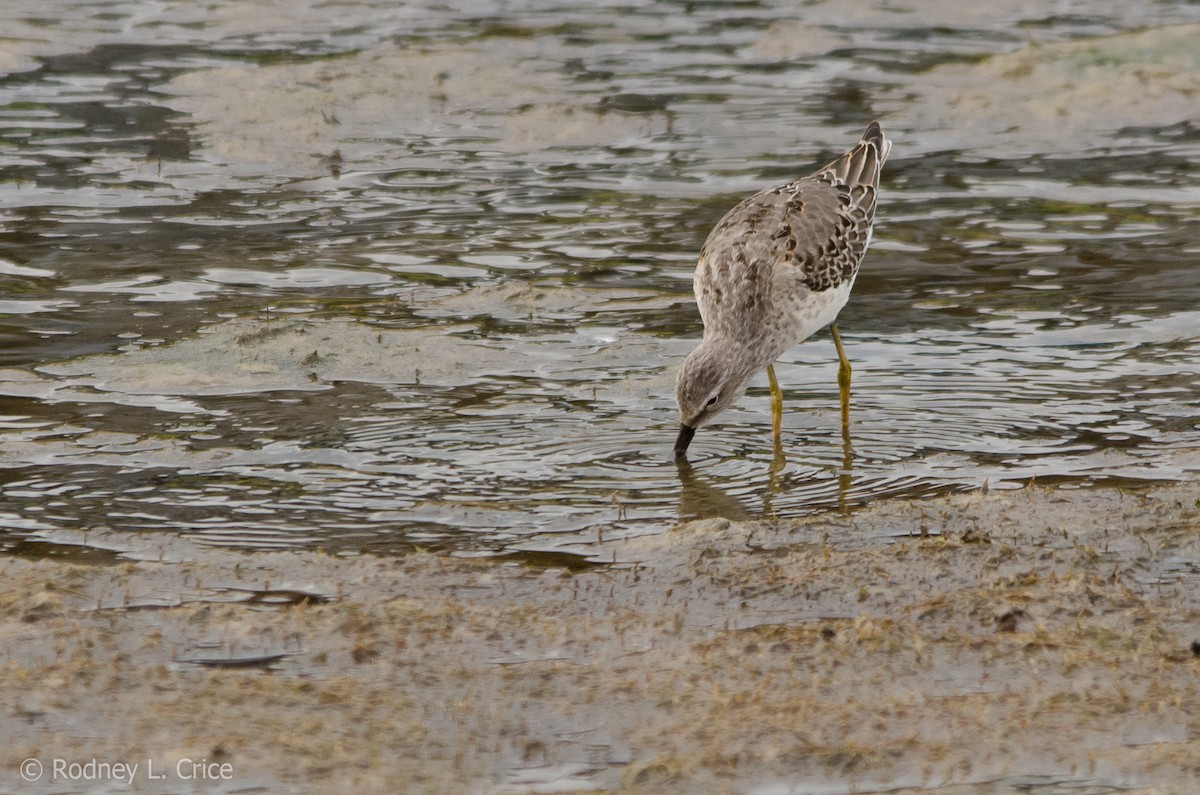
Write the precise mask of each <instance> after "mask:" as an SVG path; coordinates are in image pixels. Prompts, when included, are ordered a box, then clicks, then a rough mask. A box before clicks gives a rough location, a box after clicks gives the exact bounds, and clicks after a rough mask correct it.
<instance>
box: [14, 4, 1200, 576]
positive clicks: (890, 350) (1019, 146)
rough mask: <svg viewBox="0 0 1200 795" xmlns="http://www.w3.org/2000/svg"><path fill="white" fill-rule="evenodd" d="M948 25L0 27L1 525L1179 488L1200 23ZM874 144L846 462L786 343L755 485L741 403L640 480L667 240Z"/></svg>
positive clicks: (649, 444)
mask: <svg viewBox="0 0 1200 795" xmlns="http://www.w3.org/2000/svg"><path fill="white" fill-rule="evenodd" d="M959 5H960V4H950V3H947V4H945V7H944V8H943V7H941V6H940V5H938V6H935V7H930V6H928V5H925V6H922V9H923V10H921V11H913V10H910V11H905V10H902V9H895V8H892V7H890V6H888V7H887V8H884V7H882V6H881V7H880V8H874V7H872V6H870V5H862V6H847V5H846V4H842V3H824V4H820V3H819V4H816V5H812V6H806V11H805V17H804V18H802V19H801V18H797V17H796V16H795V15H794V14H793V13H792V12H790V11H789V10H787V9H788V6H787V5H786V4H772V3H749V4H740V5H729V6H725V5H721V6H716V5H714V6H709V5H705V4H673V3H671V4H668V3H663V4H657V5H650V6H645V7H641V6H639V7H638V8H628V7H624V6H621V5H619V4H600V5H593V6H589V8H588V9H587V10H586V11H582V10H573V8H572V6H571V5H569V4H562V5H556V4H552V3H538V4H518V5H517V6H513V5H510V4H507V3H498V4H493V3H470V4H465V5H464V4H455V6H454V7H453V8H441V9H433V10H427V11H419V12H418V11H414V10H411V9H408V10H404V9H394V8H392V7H391V5H390V4H386V3H362V4H358V5H351V6H344V5H322V4H314V5H311V6H307V7H305V8H303V9H300V10H297V9H296V8H294V7H293V4H290V3H279V4H270V3H256V4H241V3H229V4H223V5H222V4H215V5H211V6H206V8H208V9H209V10H208V12H207V13H201V12H199V11H197V10H194V9H193V7H192V6H191V5H189V4H171V3H166V4H157V5H154V6H152V7H151V6H146V5H145V4H142V3H136V2H127V3H120V2H118V3H113V4H96V5H81V4H77V3H66V2H62V3H54V2H50V3H47V2H38V3H36V4H35V3H30V2H24V0H19V1H18V2H16V3H9V4H6V6H5V9H4V10H2V11H0V22H2V23H3V24H4V25H5V27H6V30H8V31H9V34H8V35H9V37H10V38H9V39H6V41H5V44H4V48H3V52H0V68H3V70H4V71H5V72H6V74H5V76H4V77H2V78H0V141H2V142H3V149H2V150H0V152H2V154H0V165H2V167H3V174H4V180H3V182H0V288H2V290H3V292H2V293H0V339H2V340H3V347H2V349H0V367H2V368H4V369H3V370H0V401H2V403H3V406H2V407H0V414H2V415H3V417H2V425H0V428H2V429H3V430H2V432H0V460H3V462H4V467H5V469H4V472H3V475H2V476H0V481H2V482H0V494H2V500H3V502H2V505H0V542H2V543H4V544H5V546H6V547H7V548H8V549H10V550H12V551H14V552H19V551H21V550H22V549H30V548H33V547H30V546H29V543H30V542H31V541H37V542H39V543H38V544H37V545H36V549H37V550H38V553H37V554H43V551H44V549H45V548H46V547H45V546H44V543H42V542H46V541H50V542H52V543H56V544H60V545H62V547H63V549H64V552H66V551H69V550H70V549H72V548H75V549H78V548H79V547H81V546H82V547H88V546H89V544H90V543H92V542H89V540H88V536H87V533H86V532H84V531H89V530H95V529H98V528H107V529H110V530H116V531H137V533H144V532H169V533H170V532H178V533H186V534H189V535H191V536H194V537H198V538H200V539H202V540H204V541H207V542H210V543H213V544H223V545H234V546H247V547H277V546H278V547H286V546H309V547H317V546H319V547H323V548H326V549H331V550H337V551H342V552H356V551H392V550H397V551H399V550H405V549H410V548H412V547H414V546H416V547H427V548H452V549H456V550H460V551H462V552H464V553H470V554H475V553H480V554H483V553H497V552H515V551H523V552H528V551H530V550H536V551H551V552H555V553H567V552H569V553H577V554H581V555H584V556H592V555H593V554H597V553H595V552H594V549H595V547H594V546H593V543H594V542H595V540H596V539H597V538H599V537H601V536H603V537H604V538H606V539H608V540H611V539H612V538H614V537H620V536H622V535H637V534H643V533H649V532H658V531H660V530H662V529H663V528H665V527H667V526H669V525H670V523H671V522H673V521H674V520H675V519H677V518H678V517H681V516H683V517H689V516H703V515H714V514H716V515H724V516H729V517H735V516H745V517H750V516H758V515H764V514H766V515H781V516H796V515H802V514H807V513H812V512H816V511H824V510H829V509H850V508H853V507H854V506H856V505H861V504H864V503H866V502H868V501H871V500H876V499H880V498H883V497H918V496H923V495H930V494H938V493H944V492H947V491H953V490H960V489H975V488H980V487H981V486H983V485H985V484H987V485H988V486H989V487H991V488H1004V487H1008V486H1013V485H1016V484H1019V483H1023V482H1027V481H1028V480H1030V479H1032V478H1037V479H1038V480H1039V481H1051V482H1059V483H1065V484H1070V485H1073V486H1079V487H1086V486H1091V485H1096V484H1101V485H1102V484H1114V483H1115V484H1126V483H1131V482H1146V481H1167V480H1181V479H1187V478H1193V477H1195V475H1196V473H1197V471H1200V390H1198V386H1200V310H1198V309H1197V307H1198V306H1200V278H1197V269H1196V268H1197V260H1198V259H1200V243H1198V242H1197V240H1198V239H1200V238H1198V237H1197V231H1198V230H1200V226H1198V225H1197V222H1198V220H1200V176H1198V175H1197V173H1196V171H1195V169H1194V163H1195V162H1196V160H1197V157H1198V156H1200V131H1198V124H1200V117H1198V116H1197V111H1196V110H1195V107H1196V105H1195V102H1194V99H1191V98H1192V97H1193V96H1194V93H1193V92H1194V91H1196V90H1197V89H1200V78H1198V77H1197V75H1198V74H1200V63H1197V56H1196V55H1195V54H1194V52H1193V50H1194V47H1192V46H1191V45H1190V44H1189V42H1194V40H1195V36H1196V35H1198V34H1197V31H1198V30H1200V28H1196V27H1194V25H1195V24H1196V23H1198V22H1200V7H1197V6H1195V4H1188V3H1182V2H1178V3H1159V4H1156V5H1154V6H1153V7H1152V9H1148V10H1147V9H1141V10H1139V9H1133V8H1126V7H1124V6H1122V7H1120V8H1117V9H1115V10H1114V8H1113V7H1112V5H1111V4H1104V3H1086V2H1079V3H1062V4H1059V6H1057V7H1056V10H1055V11H1054V13H1049V14H1048V13H1045V12H1043V11H1037V10H1035V9H1033V8H1031V7H1029V4H1026V3H1023V2H1022V3H1016V2H1012V3H1006V2H1000V3H993V4H989V5H988V8H987V9H963V8H959ZM935 19H936V25H937V26H936V27H930V25H931V22H932V21H933V20H935ZM51 20H53V21H51ZM1114 34H1116V35H1114ZM1031 42H1032V44H1031ZM989 56H997V57H989ZM874 117H878V118H880V119H881V121H882V122H883V124H884V127H885V129H886V130H887V131H888V134H889V135H890V136H891V137H892V138H893V139H894V142H895V145H894V149H893V153H892V158H891V160H890V161H889V163H888V166H887V169H886V172H885V179H884V186H883V192H882V198H881V205H880V210H879V219H878V223H877V227H876V233H875V242H874V244H873V249H872V251H871V253H870V255H869V256H868V258H867V260H866V263H865V265H864V268H863V270H862V272H861V275H860V277H859V280H858V283H857V285H856V287H855V293H854V296H853V298H852V300H851V303H850V305H849V306H848V307H847V308H846V309H845V310H844V311H843V313H842V315H841V318H840V320H839V325H840V327H841V329H842V333H843V337H844V339H845V341H846V344H847V348H848V352H849V355H850V357H851V359H852V361H853V363H854V367H855V370H854V394H853V427H852V430H851V435H850V439H849V444H848V445H847V444H846V443H845V442H844V440H843V438H842V436H841V434H840V430H839V427H838V413H837V395H836V382H835V369H836V366H835V360H834V356H833V348H832V345H831V343H830V341H829V338H828V336H827V334H825V333H821V334H818V335H817V336H815V337H814V338H813V339H811V340H809V341H808V342H806V343H804V344H802V345H800V346H798V347H797V348H795V349H794V350H793V351H791V352H790V353H789V354H787V355H786V356H785V357H784V359H783V360H782V361H781V363H780V364H779V365H777V372H778V374H779V377H780V380H781V383H782V384H783V386H784V389H785V395H786V403H785V407H786V414H785V418H784V439H785V445H786V448H787V453H788V460H787V464H786V466H785V467H784V468H783V469H782V470H781V471H773V467H772V466H771V464H772V455H771V446H770V439H769V427H770V423H769V413H768V403H767V398H766V390H765V378H763V379H760V381H758V382H756V383H755V385H754V386H753V387H752V389H751V391H750V394H749V395H748V396H747V398H746V399H744V400H743V401H742V403H741V405H740V406H739V407H737V408H736V409H735V410H732V411H730V412H728V414H727V415H724V416H723V417H722V418H721V421H720V422H719V423H718V424H717V425H715V426H712V427H708V428H705V429H703V430H702V431H701V432H700V434H698V436H697V438H696V441H695V442H694V444H693V453H692V456H691V463H690V465H689V466H686V467H683V468H682V469H679V468H677V467H676V466H675V464H674V463H673V462H672V461H671V460H670V447H671V443H672V441H673V439H674V435H675V434H674V428H675V426H676V422H677V419H676V416H675V410H674V401H673V397H672V384H673V377H674V372H675V370H676V368H677V367H678V365H679V363H680V361H681V360H682V357H683V356H685V355H686V353H687V351H688V350H689V349H690V348H691V346H692V345H694V343H695V340H696V338H697V337H698V336H699V333H700V325H699V318H698V315H697V313H696V310H695V306H694V304H693V303H692V301H691V296H690V278H691V268H692V265H693V264H694V260H695V256H696V253H697V251H698V250H699V247H700V244H701V242H702V241H703V239H704V236H705V235H706V234H707V231H708V229H709V228H710V227H711V225H712V224H713V223H714V222H715V221H716V220H717V219H718V218H719V217H720V216H721V214H722V213H723V212H724V211H725V210H726V209H728V208H729V207H730V206H732V204H734V203H735V202H736V201H737V200H738V198H739V197H740V196H741V195H743V194H745V193H747V192H749V191H752V190H754V189H756V188H758V187H762V186H764V185H767V184H770V183H771V182H773V181H782V180H784V179H787V178H790V177H794V176H797V175H802V174H805V173H807V172H808V171H809V170H811V169H812V167H814V166H815V165H817V164H819V163H821V162H823V161H824V160H826V159H829V158H831V157H833V156H835V155H836V154H838V153H839V152H840V151H842V150H843V149H845V148H846V147H847V146H849V145H851V144H852V143H853V142H854V141H855V140H856V136H857V134H858V132H860V131H861V129H862V128H863V127H864V126H865V124H866V122H867V121H868V120H869V119H871V118H874ZM137 533H131V534H129V535H128V536H127V538H128V539H129V541H128V544H129V545H130V546H131V547H135V546H136V545H137V543H138V542H137V540H136V539H137V538H138V537H139V536H138V535H137ZM104 537H105V539H106V541H105V543H107V544H112V543H114V542H113V538H114V536H113V535H112V534H105V535H104Z"/></svg>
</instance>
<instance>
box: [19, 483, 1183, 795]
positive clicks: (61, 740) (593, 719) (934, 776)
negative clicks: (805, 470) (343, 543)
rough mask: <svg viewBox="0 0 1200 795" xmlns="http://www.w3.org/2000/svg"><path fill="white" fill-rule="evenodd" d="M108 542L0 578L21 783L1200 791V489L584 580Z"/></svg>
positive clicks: (937, 503) (1042, 505) (677, 540)
mask: <svg viewBox="0 0 1200 795" xmlns="http://www.w3.org/2000/svg"><path fill="white" fill-rule="evenodd" d="M103 543H105V544H107V545H108V546H109V547H110V548H113V549H114V550H115V551H116V553H117V554H118V555H120V556H123V557H124V558H125V562H119V561H114V563H115V565H109V566H100V567H98V566H94V565H88V566H81V565H75V564H72V563H68V562H61V561H59V560H56V559H55V556H53V555H47V554H46V551H45V550H44V549H42V550H37V551H36V552H35V553H34V557H36V559H22V558H16V557H7V558H5V559H3V560H2V561H0V570H2V572H3V577H2V579H0V583H2V585H0V635H2V636H3V638H4V641H5V642H4V643H3V645H2V648H3V649H4V651H3V656H2V658H0V699H2V700H3V701H4V702H5V703H7V704H8V705H9V706H8V709H9V710H11V714H12V715H13V717H14V718H15V719H14V720H9V721H5V722H4V723H3V728H0V747H3V749H4V751H3V759H0V782H4V783H5V784H8V785H9V786H12V785H13V782H14V781H15V773H13V771H15V770H16V766H17V765H18V764H19V763H20V762H21V760H23V759H26V758H30V757H34V758H41V759H49V758H52V757H54V758H65V759H70V760H85V759H90V758H101V759H125V758H129V759H154V760H155V763H156V766H158V767H160V768H165V767H167V766H168V765H170V764H174V763H175V761H176V760H179V759H184V758H197V759H198V758H217V759H220V760H221V761H222V762H227V763H229V764H230V765H231V766H232V768H233V770H234V771H235V773H234V776H233V778H232V780H230V781H229V782H226V785H227V788H226V789H224V790H219V791H230V792H232V791H239V790H238V788H239V787H241V788H245V787H254V786H258V787H262V788H264V789H266V790H268V791H282V790H287V791H291V792H326V791H330V790H331V789H334V788H340V789H350V790H353V791H356V792H395V791H397V789H399V790H400V791H404V792H411V793H419V792H430V793H432V792H445V791H477V792H504V793H516V792H548V791H555V792H567V791H572V792H583V791H601V790H618V789H619V790H620V791H623V792H634V793H639V792H641V793H650V792H668V791H669V792H678V791H687V792H691V793H710V792H711V793H718V792H723V793H724V792H747V793H750V792H775V791H779V792H783V791H789V792H790V791H796V787H800V788H801V789H805V788H811V789H813V790H814V791H823V792H863V791H873V790H874V789H875V788H877V787H885V786H886V788H887V790H888V791H889V792H922V791H931V790H936V791H938V792H950V793H960V792H961V793H967V792H970V793H981V792H983V793H986V792H997V793H998V792H1008V791H1012V789H1013V788H1014V787H1016V786H1022V787H1026V788H1028V789H1029V791H1034V792H1036V791H1040V790H1038V788H1037V785H1038V783H1039V782H1040V783H1041V784H1043V785H1045V786H1046V787H1047V788H1048V789H1047V791H1058V790H1054V789H1053V787H1054V786H1059V787H1065V788H1071V787H1083V786H1086V787H1089V789H1088V791H1095V792H1104V791H1110V790H1111V791H1117V790H1119V791H1121V792H1146V793H1149V792H1183V791H1187V790H1188V789H1189V788H1191V787H1194V786H1196V785H1197V784H1200V762H1198V761H1197V760H1200V718H1198V717H1197V716H1198V715H1200V709H1198V708H1200V657H1198V656H1197V654H1196V649H1197V646H1196V645H1195V643H1196V641H1198V640H1200V588H1197V587H1196V586H1197V584H1198V583H1197V580H1198V579H1200V572H1197V570H1196V568H1195V566H1194V565H1191V564H1188V563H1186V561H1194V560H1196V559H1197V555H1198V552H1200V490H1198V489H1197V487H1196V486H1195V485H1194V484H1193V485H1187V486H1172V487H1168V488H1164V489H1159V490H1154V491H1130V492H1121V491H1118V490H1116V489H1104V490H1054V489H1048V488H1043V487H1028V488H1026V489H1024V490H1021V491H1010V492H1003V493H998V494H991V495H979V494H975V495H963V496H958V497H949V498H941V499H937V500H930V501H928V502H923V503H922V502H917V503H901V502H889V503H881V504H879V505H877V506H875V507H872V508H868V509H865V510H863V511H859V512H856V513H854V514H851V515H843V516H825V517H821V518H812V519H808V520H805V521H771V522H768V521H759V522H744V523H730V522H728V521H726V520H716V519H710V520H704V521H699V522H691V523H684V524H681V525H679V526H678V527H676V528H675V529H673V530H671V531H670V532H668V533H666V534H663V535H659V536H647V537H641V538H632V539H623V540H622V539H618V540H613V541H610V542H607V544H608V546H609V547H610V548H611V551H612V555H613V557H614V558H615V560H617V561H618V565H617V566H615V567H614V566H608V567H601V568H594V569H588V570H583V571H577V572H575V573H570V572H568V571H567V570H566V569H564V568H556V567H554V566H552V565H551V566H550V567H544V566H527V565H520V564H516V563H500V562H496V561H492V560H478V559H461V558H448V557H444V556H434V555H423V554H414V555H410V556H408V557H404V558H399V559H386V558H374V557H371V556H360V557H350V558H341V557H334V556H329V555H325V554H322V553H319V552H318V553H312V552H282V553H281V552H276V553H248V552H234V551H228V550H213V549H205V548H203V547H197V546H195V545H194V544H192V543H190V542H189V541H187V540H186V539H182V538H179V537H177V536H161V537H159V538H157V539H147V538H146V537H139V536H136V535H132V534H124V535H122V534H117V535H115V536H112V537H108V538H106V539H104V540H103ZM122 544H124V551H122ZM1181 561H1184V563H1182V564H1181ZM222 661H228V662H229V663H230V666H235V665H237V664H238V663H239V662H241V663H244V664H245V665H247V666H249V667H229V666H221V662H222ZM34 683H37V686H36V687H32V686H31V685H33V684H34ZM175 783H178V782H175ZM132 789H133V791H138V792H167V791H174V790H170V789H169V788H167V787H166V786H164V785H163V783H162V782H154V781H148V780H139V781H136V782H135V786H134V787H133V788H132ZM21 791H23V792H26V791H43V790H38V789H36V788H33V789H24V788H23V789H21ZM44 791H49V790H44Z"/></svg>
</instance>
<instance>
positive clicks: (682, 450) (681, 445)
mask: <svg viewBox="0 0 1200 795" xmlns="http://www.w3.org/2000/svg"><path fill="white" fill-rule="evenodd" d="M695 435H696V429H695V428H693V427H691V426H690V425H684V424H682V423H680V425H679V436H678V438H676V439H675V457H676V458H683V457H684V456H686V455H687V449H688V445H689V444H691V443H692V437H693V436H695Z"/></svg>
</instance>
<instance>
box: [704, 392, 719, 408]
mask: <svg viewBox="0 0 1200 795" xmlns="http://www.w3.org/2000/svg"><path fill="white" fill-rule="evenodd" d="M715 405H717V396H716V395H713V396H712V397H710V398H709V399H708V402H707V403H705V404H704V408H706V409H711V408H712V407H713V406H715Z"/></svg>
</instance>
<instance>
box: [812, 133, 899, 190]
mask: <svg viewBox="0 0 1200 795" xmlns="http://www.w3.org/2000/svg"><path fill="white" fill-rule="evenodd" d="M891 151H892V142H891V141H889V140H888V139H887V138H884V137H883V128H881V127H880V126H879V122H877V121H873V122H871V123H870V124H868V125H867V130H866V132H864V133H863V135H862V140H861V141H859V142H858V146H856V147H854V148H853V149H851V150H850V151H849V152H847V153H846V154H844V155H842V156H841V157H839V158H838V159H837V160H834V161H833V162H832V163H830V164H829V165H827V166H825V168H823V169H821V170H820V171H818V172H817V174H825V173H829V174H830V176H832V177H833V179H834V180H835V181H836V182H839V183H841V184H843V185H850V186H854V185H870V186H872V187H875V188H877V187H879V173H880V171H882V170H883V164H884V163H885V162H887V158H888V154H890V153H891Z"/></svg>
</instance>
